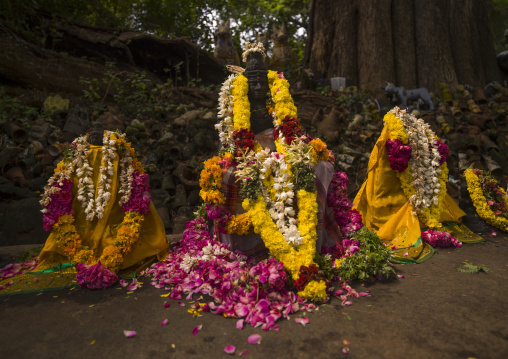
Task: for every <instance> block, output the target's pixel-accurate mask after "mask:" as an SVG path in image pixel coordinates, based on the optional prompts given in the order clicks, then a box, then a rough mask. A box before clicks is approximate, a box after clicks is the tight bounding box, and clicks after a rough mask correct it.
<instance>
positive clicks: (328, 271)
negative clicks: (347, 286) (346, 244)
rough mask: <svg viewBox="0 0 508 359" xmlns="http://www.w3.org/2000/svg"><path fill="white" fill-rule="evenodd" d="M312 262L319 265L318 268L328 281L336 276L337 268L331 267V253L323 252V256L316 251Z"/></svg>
mask: <svg viewBox="0 0 508 359" xmlns="http://www.w3.org/2000/svg"><path fill="white" fill-rule="evenodd" d="M314 263H316V264H317V265H318V267H319V270H320V271H322V272H323V275H324V277H325V278H326V279H328V280H329V281H332V280H333V278H335V277H336V276H337V270H336V269H335V268H333V261H332V256H331V254H325V255H324V256H323V255H321V254H319V253H317V252H316V255H315V256H314Z"/></svg>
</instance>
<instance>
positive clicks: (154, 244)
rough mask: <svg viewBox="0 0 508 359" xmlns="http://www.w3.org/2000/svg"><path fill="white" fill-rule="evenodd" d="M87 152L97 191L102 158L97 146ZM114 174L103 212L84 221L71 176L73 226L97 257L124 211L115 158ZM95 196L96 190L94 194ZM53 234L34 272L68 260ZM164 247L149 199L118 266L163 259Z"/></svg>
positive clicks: (112, 237) (110, 240)
mask: <svg viewBox="0 0 508 359" xmlns="http://www.w3.org/2000/svg"><path fill="white" fill-rule="evenodd" d="M90 151H91V153H90V155H89V157H88V161H89V164H90V166H91V167H93V176H92V180H93V183H94V185H95V188H96V191H97V180H98V177H99V168H100V166H101V161H102V151H101V146H92V145H90ZM113 165H114V175H113V176H112V177H111V179H112V183H111V187H112V188H111V198H110V199H109V201H108V203H107V205H106V207H105V208H104V215H103V217H102V218H101V219H98V218H97V217H95V218H94V220H93V221H87V220H86V214H85V212H84V208H83V207H82V203H81V202H80V201H78V200H77V198H76V197H77V196H76V193H77V185H78V178H77V176H74V177H73V181H74V182H73V183H74V185H73V186H72V198H73V201H72V209H73V210H74V213H75V214H74V218H75V221H74V225H75V227H76V230H77V232H78V234H79V236H80V237H81V240H82V241H83V242H82V246H88V248H89V249H92V250H93V251H94V256H95V257H96V258H99V257H100V255H101V254H102V251H103V250H104V248H106V247H107V246H109V245H112V244H114V243H115V238H116V232H117V231H118V229H119V227H120V224H121V223H122V221H123V217H124V212H123V211H122V208H121V207H120V206H119V205H118V199H119V197H117V195H118V193H117V192H118V187H119V183H120V181H119V158H118V156H117V157H116V158H115V159H114V160H113ZM96 195H97V193H96ZM53 237H54V235H53V233H52V234H50V236H49V237H48V239H47V240H46V244H45V245H44V248H43V249H42V252H41V254H40V255H39V265H38V266H37V268H36V269H35V271H41V270H45V269H48V268H51V267H54V266H57V265H60V264H63V263H68V262H70V259H69V258H68V257H66V256H65V255H64V254H63V250H62V248H59V247H58V245H57V243H56V241H55V240H54V238H53ZM167 249H168V242H167V239H166V232H165V229H164V224H163V223H162V221H161V219H160V217H159V214H158V213H157V210H156V209H155V207H154V205H153V203H152V202H150V212H149V213H148V214H147V215H145V216H144V220H143V223H142V225H141V230H140V233H139V238H138V240H137V241H136V243H134V245H133V246H132V250H131V251H130V252H129V253H128V254H127V255H126V256H125V258H124V261H123V263H122V265H121V267H120V269H125V268H128V267H131V266H133V265H135V264H137V263H139V262H141V261H142V260H144V259H146V258H149V257H152V256H155V255H156V256H157V258H158V259H159V260H164V258H165V256H166V254H167Z"/></svg>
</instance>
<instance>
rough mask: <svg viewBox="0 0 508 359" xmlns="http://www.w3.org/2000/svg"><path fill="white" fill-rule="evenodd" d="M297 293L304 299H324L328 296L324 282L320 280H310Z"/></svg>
mask: <svg viewBox="0 0 508 359" xmlns="http://www.w3.org/2000/svg"><path fill="white" fill-rule="evenodd" d="M298 295H299V296H300V297H302V298H304V299H320V300H324V299H326V297H327V296H328V295H327V294H326V283H325V282H324V281H322V280H320V281H319V282H317V281H315V280H312V281H310V282H309V283H308V284H307V286H306V287H305V289H304V290H302V291H300V292H298Z"/></svg>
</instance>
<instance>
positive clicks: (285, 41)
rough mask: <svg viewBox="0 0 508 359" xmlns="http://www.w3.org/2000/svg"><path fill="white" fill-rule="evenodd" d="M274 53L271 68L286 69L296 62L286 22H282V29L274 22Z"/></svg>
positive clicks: (276, 69)
mask: <svg viewBox="0 0 508 359" xmlns="http://www.w3.org/2000/svg"><path fill="white" fill-rule="evenodd" d="M272 39H273V55H272V59H271V60H270V70H273V71H285V70H288V68H290V67H292V66H294V65H295V64H296V57H295V55H294V54H293V50H291V46H289V38H288V34H287V31H286V24H284V23H282V27H281V28H280V29H278V28H277V26H276V25H275V24H273V36H272Z"/></svg>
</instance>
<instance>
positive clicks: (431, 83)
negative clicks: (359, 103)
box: [304, 0, 502, 95]
mask: <svg viewBox="0 0 508 359" xmlns="http://www.w3.org/2000/svg"><path fill="white" fill-rule="evenodd" d="M310 14H311V18H310V25H309V39H308V42H307V47H306V52H305V57H304V66H305V67H307V68H310V69H312V70H313V71H314V72H316V73H318V74H320V75H322V76H324V77H328V78H330V77H334V76H342V77H346V78H347V79H348V80H349V81H350V82H352V83H354V84H356V85H358V86H359V87H360V88H362V89H367V90H370V91H372V92H374V93H375V94H378V95H380V94H381V93H382V91H381V89H380V87H382V86H384V84H385V81H390V82H394V83H395V84H396V85H398V86H404V87H405V88H406V89H411V88H416V87H427V89H428V90H429V91H433V92H434V93H436V94H438V93H439V84H440V83H441V82H445V83H446V84H447V85H448V86H449V87H451V88H454V87H455V86H456V85H457V84H458V83H461V84H470V85H473V86H485V85H486V84H487V83H489V82H490V81H492V80H499V79H501V78H502V75H501V72H500V70H499V68H498V67H497V65H496V57H495V52H494V46H493V42H492V36H491V34H490V29H489V23H488V16H487V8H486V3H485V0H446V1H442V0H370V1H369V0H336V1H332V0H313V1H312V3H311V12H310Z"/></svg>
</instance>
